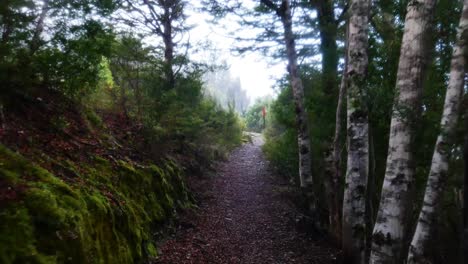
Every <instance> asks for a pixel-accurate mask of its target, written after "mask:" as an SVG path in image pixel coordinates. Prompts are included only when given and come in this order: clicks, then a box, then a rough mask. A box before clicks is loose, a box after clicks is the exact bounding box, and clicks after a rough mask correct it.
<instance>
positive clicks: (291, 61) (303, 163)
mask: <svg viewBox="0 0 468 264" xmlns="http://www.w3.org/2000/svg"><path fill="white" fill-rule="evenodd" d="M262 2H263V3H265V2H270V1H262ZM270 4H271V3H270ZM276 12H277V14H278V16H279V17H280V18H281V22H282V24H283V29H284V41H285V44H286V54H287V58H288V70H289V76H290V79H291V87H292V90H293V98H294V106H295V112H296V124H297V141H298V147H299V148H298V149H299V178H300V183H301V187H302V188H304V189H306V190H307V191H308V192H309V193H310V192H311V190H310V189H311V187H312V184H313V181H312V161H311V155H310V138H309V130H308V126H307V113H306V110H305V108H304V86H303V84H302V80H301V78H300V76H299V70H298V66H297V51H296V43H295V39H294V34H293V30H292V15H291V6H290V3H289V0H283V1H282V2H281V6H280V7H279V8H278V9H276Z"/></svg>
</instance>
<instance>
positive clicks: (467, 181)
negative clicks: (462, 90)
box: [462, 95, 468, 263]
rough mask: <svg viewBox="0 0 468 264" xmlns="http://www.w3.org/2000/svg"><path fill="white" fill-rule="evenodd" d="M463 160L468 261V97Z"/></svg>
mask: <svg viewBox="0 0 468 264" xmlns="http://www.w3.org/2000/svg"><path fill="white" fill-rule="evenodd" d="M463 158H464V160H465V181H464V186H463V187H464V190H463V227H464V235H463V246H462V248H463V251H464V252H465V254H464V258H465V259H464V260H465V262H464V263H466V261H467V260H468V195H467V193H468V95H465V147H464V151H463Z"/></svg>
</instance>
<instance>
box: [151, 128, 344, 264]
mask: <svg viewBox="0 0 468 264" xmlns="http://www.w3.org/2000/svg"><path fill="white" fill-rule="evenodd" d="M262 144H263V140H262V138H261V136H260V135H258V134H257V135H254V136H253V141H252V143H247V144H244V145H243V146H241V147H239V148H237V149H236V150H234V151H233V152H232V153H231V155H230V157H229V159H228V160H227V161H226V162H224V163H222V164H220V166H219V168H218V170H217V173H216V175H215V176H213V177H204V178H201V179H198V180H197V181H196V182H195V183H192V185H195V186H192V188H194V191H195V196H196V199H197V201H198V203H199V208H198V209H197V210H196V211H192V212H186V213H185V214H184V215H183V216H182V217H181V221H180V225H179V229H178V230H177V232H176V233H175V234H174V235H172V236H171V237H169V238H168V239H167V240H165V241H163V242H162V243H161V245H160V246H159V249H160V257H159V258H158V260H157V261H156V262H155V263H158V264H163V263H164V264H169V263H174V264H176V263H177V264H181V263H197V264H198V263H200V264H202V263H203V264H205V263H223V264H224V263H242V264H244V263H255V264H257V263H321V264H322V263H337V262H338V261H337V259H338V258H339V251H338V250H337V249H335V248H333V246H331V245H330V243H328V242H327V241H326V240H325V239H324V238H323V236H320V235H311V234H310V233H309V234H306V233H305V232H303V231H302V230H300V229H298V219H300V218H299V216H300V215H301V213H300V212H299V210H298V209H297V207H296V206H295V204H294V203H293V201H292V199H291V196H292V194H291V191H292V189H291V188H290V187H288V184H287V182H286V181H285V180H284V179H281V178H280V177H278V176H275V175H274V173H273V172H272V169H271V168H270V167H269V165H268V162H267V161H266V160H265V158H264V156H263V153H262V150H261V145H262Z"/></svg>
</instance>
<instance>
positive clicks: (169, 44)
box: [162, 3, 175, 89]
mask: <svg viewBox="0 0 468 264" xmlns="http://www.w3.org/2000/svg"><path fill="white" fill-rule="evenodd" d="M170 9H171V4H170V3H169V4H167V6H164V15H163V20H162V24H163V28H164V29H163V42H164V64H165V70H166V73H165V74H166V80H167V82H168V85H169V89H172V88H174V85H175V77H174V69H173V68H172V67H173V66H174V65H173V64H174V42H173V39H172V37H173V36H172V33H173V32H172V21H171V10H170Z"/></svg>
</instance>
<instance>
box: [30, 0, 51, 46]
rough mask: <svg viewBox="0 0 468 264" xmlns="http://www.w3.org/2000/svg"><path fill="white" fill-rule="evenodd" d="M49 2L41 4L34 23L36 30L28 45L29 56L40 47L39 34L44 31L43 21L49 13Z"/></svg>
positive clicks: (47, 0)
mask: <svg viewBox="0 0 468 264" xmlns="http://www.w3.org/2000/svg"><path fill="white" fill-rule="evenodd" d="M49 2H50V1H49V0H44V1H43V3H42V10H41V14H40V15H39V18H38V20H37V22H36V28H35V29H34V34H33V37H32V40H31V42H30V43H29V54H30V55H33V54H34V53H36V51H37V50H38V49H39V47H40V46H41V34H42V32H43V31H44V20H45V18H46V16H47V13H48V12H49Z"/></svg>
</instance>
